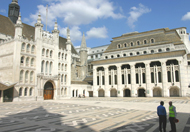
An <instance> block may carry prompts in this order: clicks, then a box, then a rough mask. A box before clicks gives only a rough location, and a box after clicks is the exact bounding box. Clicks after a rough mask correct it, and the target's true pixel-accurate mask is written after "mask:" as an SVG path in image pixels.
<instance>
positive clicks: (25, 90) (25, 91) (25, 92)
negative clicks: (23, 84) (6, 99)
mask: <svg viewBox="0 0 190 132" xmlns="http://www.w3.org/2000/svg"><path fill="white" fill-rule="evenodd" d="M27 91H28V88H25V89H24V96H27Z"/></svg>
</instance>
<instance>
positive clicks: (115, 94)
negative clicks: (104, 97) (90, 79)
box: [110, 89, 117, 97]
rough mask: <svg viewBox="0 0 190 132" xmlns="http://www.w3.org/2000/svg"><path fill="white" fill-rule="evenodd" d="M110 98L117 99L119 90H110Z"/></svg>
mask: <svg viewBox="0 0 190 132" xmlns="http://www.w3.org/2000/svg"><path fill="white" fill-rule="evenodd" d="M110 97H117V90H116V89H111V90H110Z"/></svg>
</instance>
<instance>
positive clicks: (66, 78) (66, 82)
mask: <svg viewBox="0 0 190 132" xmlns="http://www.w3.org/2000/svg"><path fill="white" fill-rule="evenodd" d="M64 79H65V83H67V75H65V78H64Z"/></svg>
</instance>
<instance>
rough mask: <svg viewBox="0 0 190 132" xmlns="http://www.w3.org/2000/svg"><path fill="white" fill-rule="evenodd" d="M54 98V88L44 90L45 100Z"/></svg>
mask: <svg viewBox="0 0 190 132" xmlns="http://www.w3.org/2000/svg"><path fill="white" fill-rule="evenodd" d="M46 99H53V90H44V100H46Z"/></svg>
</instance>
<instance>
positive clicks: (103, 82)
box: [102, 76, 105, 85]
mask: <svg viewBox="0 0 190 132" xmlns="http://www.w3.org/2000/svg"><path fill="white" fill-rule="evenodd" d="M102 85H105V81H104V76H102Z"/></svg>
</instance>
